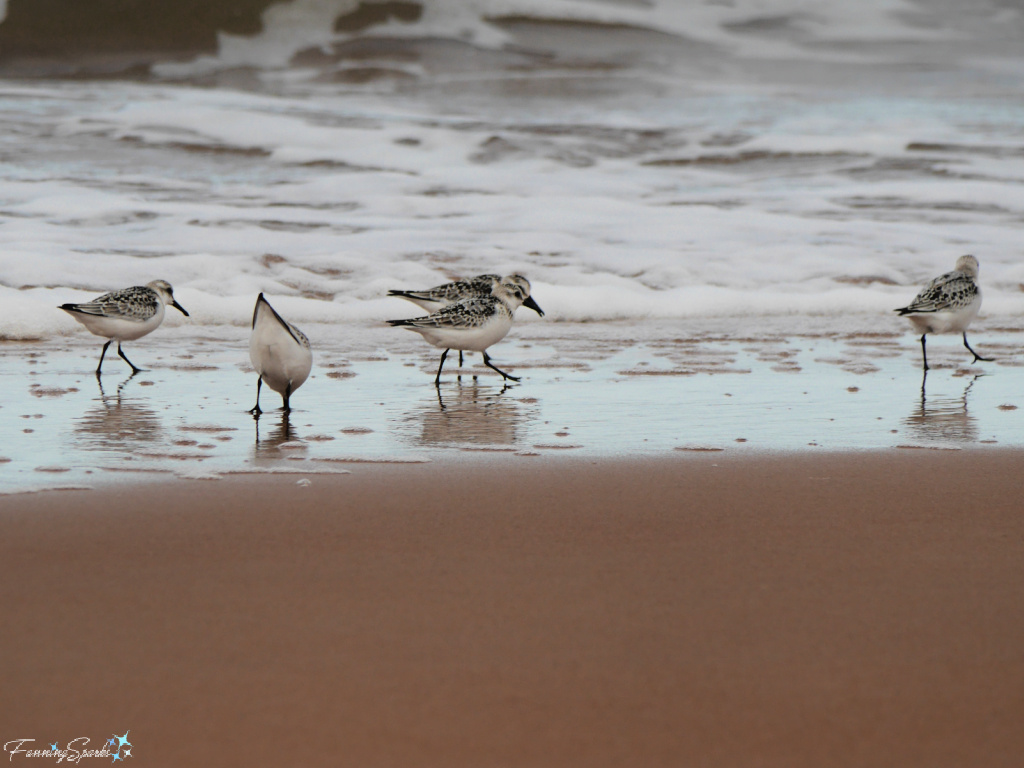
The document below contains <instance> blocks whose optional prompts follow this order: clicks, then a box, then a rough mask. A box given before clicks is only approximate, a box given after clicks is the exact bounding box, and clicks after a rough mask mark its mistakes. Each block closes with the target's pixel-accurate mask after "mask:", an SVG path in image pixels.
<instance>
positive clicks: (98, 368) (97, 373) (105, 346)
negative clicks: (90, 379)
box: [96, 339, 113, 376]
mask: <svg viewBox="0 0 1024 768" xmlns="http://www.w3.org/2000/svg"><path fill="white" fill-rule="evenodd" d="M111 341H113V339H110V340H108V341H107V343H106V344H104V345H103V351H102V352H100V364H99V365H97V366H96V375H97V376H99V375H100V369H102V368H103V358H104V357H106V356H107V347H109V346H110V342H111Z"/></svg>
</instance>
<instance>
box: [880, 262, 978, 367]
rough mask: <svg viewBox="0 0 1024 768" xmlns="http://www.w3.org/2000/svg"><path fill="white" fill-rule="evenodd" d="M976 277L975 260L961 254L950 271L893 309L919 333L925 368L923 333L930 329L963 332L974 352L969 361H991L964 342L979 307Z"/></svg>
mask: <svg viewBox="0 0 1024 768" xmlns="http://www.w3.org/2000/svg"><path fill="white" fill-rule="evenodd" d="M977 279H978V260H977V259H976V258H974V257H973V256H970V255H967V256H961V257H960V258H959V259H957V262H956V267H954V269H953V271H952V272H947V273H946V274H944V275H940V276H939V277H936V278H935V279H934V280H932V281H931V282H930V283H928V285H926V286H925V287H924V289H923V290H922V291H921V292H920V293H919V294H917V296H916V297H915V298H914V300H913V301H912V302H910V304H908V305H907V306H905V307H900V308H899V309H896V310H893V311H894V312H898V313H899V314H900V316H901V317H906V318H907V319H908V320H909V321H910V322H911V324H912V325H913V326H914V328H915V329H916V330H917V331H918V332H919V333H920V334H921V360H922V362H923V364H924V370H926V371H927V370H928V352H927V351H926V349H925V337H926V336H927V335H928V334H929V333H962V334H963V338H964V346H965V347H967V350H968V351H969V352H970V353H971V354H972V355H974V360H972V362H975V363H976V362H978V361H979V360H984V361H985V362H991V360H992V358H989V357H982V356H981V355H979V354H978V353H977V352H975V351H974V350H973V349H971V345H970V344H968V343H967V328H968V327H969V326H970V324H971V321H972V320H974V318H975V316H977V314H978V310H979V309H981V289H980V288H979V287H978V284H977V282H976V281H977Z"/></svg>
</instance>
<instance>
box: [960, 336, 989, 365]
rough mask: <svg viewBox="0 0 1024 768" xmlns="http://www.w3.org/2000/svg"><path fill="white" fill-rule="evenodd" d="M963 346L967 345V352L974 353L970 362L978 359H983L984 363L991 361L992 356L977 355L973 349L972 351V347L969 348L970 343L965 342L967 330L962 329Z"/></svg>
mask: <svg viewBox="0 0 1024 768" xmlns="http://www.w3.org/2000/svg"><path fill="white" fill-rule="evenodd" d="M964 346H965V347H967V350H968V351H969V352H970V353H971V354H972V355H974V360H972V361H971V362H974V363H976V362H978V361H979V360H983V361H985V362H986V363H991V362H992V358H991V357H982V356H981V355H979V354H978V353H977V352H975V351H974V350H973V349H971V345H970V344H968V343H967V331H964Z"/></svg>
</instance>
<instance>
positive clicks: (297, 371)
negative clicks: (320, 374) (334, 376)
mask: <svg viewBox="0 0 1024 768" xmlns="http://www.w3.org/2000/svg"><path fill="white" fill-rule="evenodd" d="M282 335H283V336H284V338H280V339H276V340H275V339H271V340H261V339H259V338H253V339H252V341H251V342H250V343H249V359H250V360H252V365H253V367H254V368H255V369H256V372H257V373H258V374H259V375H260V378H261V379H263V382H264V383H265V384H266V385H267V386H268V387H270V388H271V389H272V390H274V391H275V392H279V393H281V394H284V393H285V392H286V391H288V389H289V386H290V387H291V391H292V392H294V391H295V390H296V389H298V388H299V387H300V386H302V384H303V382H305V381H306V379H307V378H308V377H309V372H310V370H311V369H312V367H313V355H312V353H311V352H310V351H309V350H308V349H306V348H305V347H303V346H300V345H298V344H296V343H295V340H294V339H293V338H292V337H291V335H290V334H288V333H287V331H283V330H282Z"/></svg>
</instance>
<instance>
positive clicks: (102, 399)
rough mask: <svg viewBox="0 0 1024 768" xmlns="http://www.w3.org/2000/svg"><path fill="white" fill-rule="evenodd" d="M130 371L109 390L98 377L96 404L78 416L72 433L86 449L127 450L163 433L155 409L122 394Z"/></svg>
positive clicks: (133, 375)
mask: <svg viewBox="0 0 1024 768" xmlns="http://www.w3.org/2000/svg"><path fill="white" fill-rule="evenodd" d="M135 376H136V374H135V373H133V374H132V375H131V376H129V377H128V378H127V379H125V380H124V381H122V382H121V383H120V384H118V386H117V389H116V390H115V391H114V392H112V393H110V394H108V393H107V391H106V390H105V389H104V388H103V381H102V380H101V379H99V378H98V377H97V379H96V381H97V383H98V385H99V389H100V396H99V398H97V400H96V402H97V405H95V406H94V407H92V408H90V409H89V410H88V411H86V412H85V413H84V414H82V416H81V418H80V419H78V421H77V425H76V427H75V433H76V434H77V435H78V436H79V437H80V438H81V439H82V447H83V448H86V449H87V450H130V449H131V448H133V447H136V446H138V445H139V444H144V443H151V442H153V441H155V440H157V439H159V438H160V437H161V436H162V435H163V424H162V422H161V421H160V417H159V416H158V415H157V413H156V411H154V410H153V409H152V408H149V407H147V406H145V405H143V404H142V403H143V402H145V401H142V400H136V399H134V398H132V397H130V396H128V395H126V394H125V389H126V388H127V386H128V384H129V382H131V380H132V379H134V378H135Z"/></svg>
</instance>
